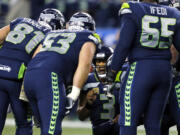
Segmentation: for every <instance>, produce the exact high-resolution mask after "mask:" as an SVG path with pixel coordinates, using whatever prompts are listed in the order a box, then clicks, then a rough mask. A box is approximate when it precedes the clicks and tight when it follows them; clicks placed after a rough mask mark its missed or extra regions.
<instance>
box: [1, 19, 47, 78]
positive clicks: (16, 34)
mask: <svg viewBox="0 0 180 135" xmlns="http://www.w3.org/2000/svg"><path fill="white" fill-rule="evenodd" d="M49 30H50V29H48V28H47V27H45V26H42V25H40V24H39V23H38V22H36V21H34V20H32V19H29V18H17V19H15V20H13V21H12V22H11V23H10V32H9V33H8V35H7V37H6V39H5V41H4V42H3V46H2V48H1V49H0V77H4V78H6V79H21V78H22V73H23V70H24V69H25V68H24V65H25V66H26V65H27V63H28V62H29V61H30V60H31V58H32V55H33V53H34V51H35V49H36V48H37V46H38V45H39V44H40V43H41V42H42V41H43V38H44V37H45V34H46V33H47V32H49Z"/></svg>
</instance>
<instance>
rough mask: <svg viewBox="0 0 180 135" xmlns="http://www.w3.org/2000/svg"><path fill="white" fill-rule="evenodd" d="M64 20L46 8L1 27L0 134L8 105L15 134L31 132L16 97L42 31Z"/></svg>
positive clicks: (55, 11)
mask: <svg viewBox="0 0 180 135" xmlns="http://www.w3.org/2000/svg"><path fill="white" fill-rule="evenodd" d="M64 22H65V20H64V16H63V15H62V13H61V12H60V11H59V10H57V9H45V10H44V11H42V12H41V14H40V17H39V20H38V21H35V20H32V19H29V18H17V19H15V20H13V21H12V22H11V23H10V24H9V25H7V26H5V27H3V28H1V29H0V33H1V34H0V44H1V45H2V47H1V49H0V112H1V113H0V134H2V130H3V127H4V123H5V119H6V113H7V109H8V105H9V104H10V105H11V107H12V111H13V113H14V117H15V121H16V125H17V129H16V135H32V123H31V118H30V117H29V116H28V115H27V110H26V107H25V104H24V103H23V102H22V101H21V100H19V94H20V90H21V85H22V79H23V76H24V71H25V69H26V66H27V64H28V63H29V61H30V60H31V58H32V56H33V54H34V52H35V50H36V48H37V46H38V45H39V44H40V43H41V42H42V40H43V38H44V37H45V34H46V33H47V32H49V31H50V30H51V29H58V28H62V27H63V25H64Z"/></svg>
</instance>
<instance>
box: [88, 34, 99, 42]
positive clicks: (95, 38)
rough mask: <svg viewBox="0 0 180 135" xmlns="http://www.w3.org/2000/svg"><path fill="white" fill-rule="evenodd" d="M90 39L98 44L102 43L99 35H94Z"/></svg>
mask: <svg viewBox="0 0 180 135" xmlns="http://www.w3.org/2000/svg"><path fill="white" fill-rule="evenodd" d="M88 38H89V39H91V40H93V41H94V42H95V43H96V44H99V43H101V39H100V36H99V35H98V34H97V33H93V34H91V35H89V36H88Z"/></svg>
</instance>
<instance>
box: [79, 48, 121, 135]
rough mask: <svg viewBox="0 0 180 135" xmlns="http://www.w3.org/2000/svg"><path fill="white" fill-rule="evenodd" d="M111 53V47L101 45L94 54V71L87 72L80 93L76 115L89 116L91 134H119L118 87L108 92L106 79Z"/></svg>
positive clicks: (80, 116)
mask: <svg viewBox="0 0 180 135" xmlns="http://www.w3.org/2000/svg"><path fill="white" fill-rule="evenodd" d="M112 53H113V49H112V48H110V47H106V46H102V48H101V50H100V51H99V52H98V53H97V54H96V55H95V56H94V59H93V65H94V72H92V73H91V74H89V76H88V79H87V82H86V84H85V85H84V87H83V89H82V92H81V95H80V101H79V106H78V109H77V112H78V116H79V119H80V120H85V119H86V118H88V117H89V118H90V121H91V123H92V128H93V129H92V131H93V135H119V126H118V123H117V120H118V117H119V102H118V101H119V96H118V95H119V94H118V93H119V89H114V90H113V91H112V93H110V91H109V87H108V86H109V85H108V82H107V80H106V73H107V70H106V69H107V68H106V66H107V60H108V59H109V58H110V56H111V55H112ZM117 85H120V84H117Z"/></svg>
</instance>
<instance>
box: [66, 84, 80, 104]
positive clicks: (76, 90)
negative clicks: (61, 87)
mask: <svg viewBox="0 0 180 135" xmlns="http://www.w3.org/2000/svg"><path fill="white" fill-rule="evenodd" d="M80 91H81V89H80V88H78V87H76V86H72V91H71V93H70V94H69V95H68V96H67V97H69V98H71V99H73V100H74V101H76V100H77V99H78V97H79V95H80Z"/></svg>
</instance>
